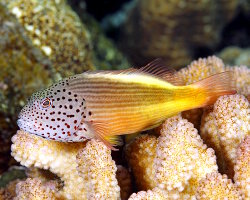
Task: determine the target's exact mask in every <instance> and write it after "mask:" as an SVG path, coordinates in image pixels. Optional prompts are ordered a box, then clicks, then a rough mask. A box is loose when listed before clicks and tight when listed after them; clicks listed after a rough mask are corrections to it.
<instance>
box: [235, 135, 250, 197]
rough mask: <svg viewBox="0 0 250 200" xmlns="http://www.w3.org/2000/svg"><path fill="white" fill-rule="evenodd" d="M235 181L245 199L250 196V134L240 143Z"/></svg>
mask: <svg viewBox="0 0 250 200" xmlns="http://www.w3.org/2000/svg"><path fill="white" fill-rule="evenodd" d="M234 171H235V175H234V181H235V184H236V186H237V187H238V188H239V190H240V191H241V192H242V193H243V195H244V198H245V199H249V198H250V135H248V136H246V138H245V139H244V140H243V141H242V143H241V144H240V146H239V148H238V150H237V157H236V164H235V167H234Z"/></svg>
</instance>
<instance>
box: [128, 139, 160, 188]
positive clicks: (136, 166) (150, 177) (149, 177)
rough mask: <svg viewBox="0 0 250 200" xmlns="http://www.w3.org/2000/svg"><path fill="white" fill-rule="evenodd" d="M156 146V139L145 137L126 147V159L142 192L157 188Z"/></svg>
mask: <svg viewBox="0 0 250 200" xmlns="http://www.w3.org/2000/svg"><path fill="white" fill-rule="evenodd" d="M156 145H157V138H156V137H154V136H149V135H143V136H139V137H137V138H135V140H134V141H132V142H131V143H130V144H128V146H127V147H126V158H127V160H128V163H129V165H130V166H131V168H132V170H133V173H134V175H135V180H136V185H137V187H138V189H140V190H148V189H152V188H154V187H155V186H156V181H155V180H154V176H155V169H154V167H153V163H154V158H155V155H156Z"/></svg>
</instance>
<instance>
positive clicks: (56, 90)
mask: <svg viewBox="0 0 250 200" xmlns="http://www.w3.org/2000/svg"><path fill="white" fill-rule="evenodd" d="M231 77H232V72H223V73H220V74H216V75H213V76H211V77H208V78H206V79H204V80H201V81H199V82H196V83H194V84H191V85H187V86H179V85H180V81H179V80H178V77H177V76H176V75H175V74H174V73H173V72H171V70H168V69H167V68H166V67H164V66H163V65H161V64H160V62H159V60H155V61H153V62H151V63H149V64H148V65H146V66H145V67H142V68H141V69H134V68H131V69H128V70H120V71H95V72H85V73H83V74H78V75H75V76H72V77H69V78H65V79H63V80H61V81H60V82H58V83H56V84H53V85H52V86H50V87H49V88H47V89H45V90H43V91H39V92H37V93H35V94H33V95H32V97H31V99H30V100H29V102H28V104H27V105H26V106H25V107H24V108H23V109H22V111H21V112H20V114H19V119H18V121H17V123H18V126H19V127H20V128H21V129H23V130H25V131H28V132H30V133H33V134H36V135H39V136H41V137H44V138H46V139H51V140H56V141H62V142H81V141H84V140H86V139H90V138H97V139H99V140H101V141H103V142H104V143H105V144H106V145H107V146H108V147H110V148H113V145H118V144H119V138H118V135H122V134H130V133H134V132H138V131H143V130H147V129H151V128H153V127H156V126H157V125H159V124H160V123H162V121H163V120H165V119H166V118H168V117H171V116H173V115H176V114H177V113H179V112H182V111H184V110H189V109H193V108H199V107H203V106H206V105H209V104H213V103H214V102H215V100H216V99H217V98H218V97H219V96H221V95H225V94H234V93H235V90H234V88H233V86H232V85H231V83H232V81H231Z"/></svg>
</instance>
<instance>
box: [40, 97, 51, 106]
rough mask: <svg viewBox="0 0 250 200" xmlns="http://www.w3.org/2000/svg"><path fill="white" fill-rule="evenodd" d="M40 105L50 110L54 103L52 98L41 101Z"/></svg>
mask: <svg viewBox="0 0 250 200" xmlns="http://www.w3.org/2000/svg"><path fill="white" fill-rule="evenodd" d="M40 104H41V106H42V108H48V107H50V106H51V105H52V101H51V99H50V98H45V99H43V100H42V101H41V103H40Z"/></svg>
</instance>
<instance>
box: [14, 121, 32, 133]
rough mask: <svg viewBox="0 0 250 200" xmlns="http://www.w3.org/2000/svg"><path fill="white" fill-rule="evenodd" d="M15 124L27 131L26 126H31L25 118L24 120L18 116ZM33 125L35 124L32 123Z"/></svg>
mask: <svg viewBox="0 0 250 200" xmlns="http://www.w3.org/2000/svg"><path fill="white" fill-rule="evenodd" d="M17 126H18V127H19V128H20V129H22V130H24V131H28V128H27V127H32V126H31V124H30V122H29V121H27V120H25V119H23V118H19V119H18V120H17ZM34 126H35V125H34Z"/></svg>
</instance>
